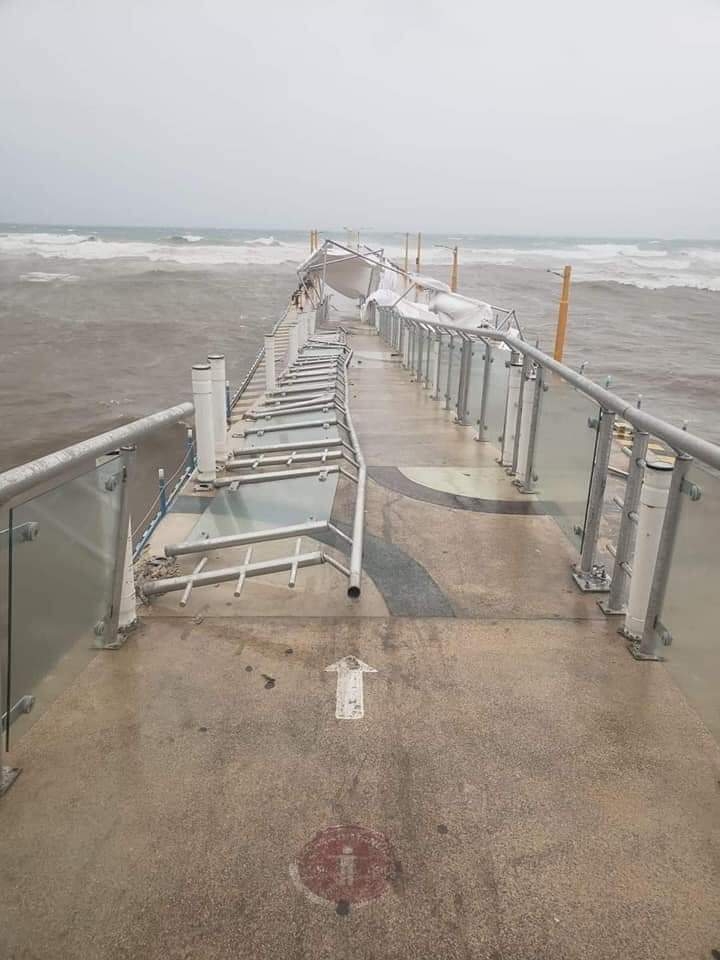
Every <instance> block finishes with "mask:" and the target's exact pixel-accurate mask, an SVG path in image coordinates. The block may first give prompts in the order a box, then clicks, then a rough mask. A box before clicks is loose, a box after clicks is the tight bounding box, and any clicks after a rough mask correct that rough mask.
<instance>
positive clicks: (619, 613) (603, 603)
mask: <svg viewBox="0 0 720 960" xmlns="http://www.w3.org/2000/svg"><path fill="white" fill-rule="evenodd" d="M597 605H598V606H599V607H600V609H601V610H602V612H603V613H604V614H605V616H606V617H624V616H625V614H626V613H627V611H626V610H625V609H623V610H612V609H611V608H610V605H609V601H608V600H598V602H597Z"/></svg>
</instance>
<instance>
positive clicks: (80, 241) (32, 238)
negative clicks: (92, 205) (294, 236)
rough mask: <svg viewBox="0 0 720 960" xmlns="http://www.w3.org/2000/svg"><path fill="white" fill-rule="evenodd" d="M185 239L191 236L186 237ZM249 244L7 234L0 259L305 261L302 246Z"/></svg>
mask: <svg viewBox="0 0 720 960" xmlns="http://www.w3.org/2000/svg"><path fill="white" fill-rule="evenodd" d="M188 236H194V235H192V234H189V235H188ZM259 240H263V241H267V240H273V242H272V243H267V242H263V243H258V242H255V241H253V242H251V243H250V244H246V243H239V244H236V245H232V244H209V243H203V242H202V240H193V241H191V242H187V241H186V242H178V241H175V242H168V241H165V242H160V243H150V242H145V241H135V240H132V241H118V240H99V239H95V240H94V242H91V239H90V237H89V236H82V235H80V234H66V233H57V234H54V233H52V234H51V233H10V234H6V235H4V236H0V255H3V254H4V255H15V256H20V255H27V254H35V255H37V256H41V257H46V258H50V257H57V258H62V259H67V260H114V259H135V260H138V259H141V260H149V261H151V262H153V263H162V262H167V263H180V264H185V265H188V266H213V265H216V266H220V265H223V264H238V265H240V264H258V265H265V266H272V265H278V264H281V263H293V264H296V263H302V261H303V260H304V259H305V257H306V245H305V244H304V243H297V244H290V243H280V242H279V241H277V240H274V238H263V237H261V238H259Z"/></svg>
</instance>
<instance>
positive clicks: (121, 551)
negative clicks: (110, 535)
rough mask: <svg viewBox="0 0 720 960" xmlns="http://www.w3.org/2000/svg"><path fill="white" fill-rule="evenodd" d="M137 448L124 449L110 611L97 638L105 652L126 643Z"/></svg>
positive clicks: (97, 643)
mask: <svg viewBox="0 0 720 960" xmlns="http://www.w3.org/2000/svg"><path fill="white" fill-rule="evenodd" d="M134 453H135V447H123V449H122V469H121V487H122V489H121V493H120V516H119V518H118V529H117V537H116V541H115V567H114V570H113V581H112V594H111V598H110V610H109V612H108V616H107V618H106V620H105V629H104V630H103V633H102V636H100V637H98V638H97V641H96V646H98V647H101V648H102V649H104V650H115V649H117V648H118V647H121V646H122V645H123V643H124V642H125V635H124V633H123V631H122V630H120V628H119V623H120V606H121V602H122V591H123V580H124V577H125V552H126V550H127V542H128V521H129V519H130V497H129V496H128V479H129V476H130V472H131V469H132V462H133V458H134Z"/></svg>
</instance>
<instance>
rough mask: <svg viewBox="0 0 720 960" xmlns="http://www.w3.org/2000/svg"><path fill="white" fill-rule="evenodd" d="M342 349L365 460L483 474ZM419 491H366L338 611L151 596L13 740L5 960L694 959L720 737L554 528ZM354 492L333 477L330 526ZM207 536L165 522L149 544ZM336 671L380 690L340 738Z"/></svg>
mask: <svg viewBox="0 0 720 960" xmlns="http://www.w3.org/2000/svg"><path fill="white" fill-rule="evenodd" d="M357 343H358V346H359V348H360V349H361V350H362V352H363V359H364V361H365V360H367V361H368V363H367V367H365V363H363V365H362V366H363V369H358V368H353V388H354V395H355V396H354V400H353V416H354V419H355V423H356V428H357V430H358V434H359V436H360V442H361V444H362V445H363V448H364V450H365V452H366V456H367V457H368V461H369V462H370V463H371V464H373V465H375V466H377V467H383V468H389V467H399V468H403V467H406V468H410V471H411V475H412V476H414V477H415V478H416V480H417V479H419V480H420V481H422V483H417V484H416V485H417V486H421V485H422V484H424V483H425V481H427V480H428V474H427V473H426V474H423V473H422V468H426V467H433V468H440V467H441V468H446V467H447V468H449V469H450V470H452V469H460V468H463V467H465V466H468V465H470V464H474V465H475V466H476V467H477V466H478V446H479V445H478V444H476V443H475V442H474V441H473V440H472V431H471V430H470V429H469V428H461V427H456V426H454V425H451V424H450V423H448V422H447V419H448V418H447V417H446V416H445V415H444V414H443V413H441V412H438V411H437V409H436V408H431V407H430V406H428V411H429V416H430V417H431V419H432V421H433V422H432V423H431V424H430V427H428V424H427V418H425V417H424V416H423V415H422V411H420V412H418V413H417V414H416V413H415V412H413V411H412V410H408V409H407V407H406V406H401V404H405V400H402V399H398V401H397V402H398V407H397V409H395V407H394V406H393V402H394V398H395V397H397V398H402V397H403V396H406V393H403V391H405V392H407V391H412V390H414V389H415V388H414V387H412V386H408V384H407V383H406V382H401V376H402V377H404V376H405V375H404V374H402V375H401V374H400V373H399V372H398V371H397V370H396V369H392V368H390V365H389V364H387V363H386V362H385V358H381V359H382V361H383V362H382V363H381V362H378V363H377V364H373V363H372V362H371V361H372V357H371V356H370V355H371V354H372V352H373V350H374V349H378V347H377V340H376V339H375V338H372V337H370V336H368V335H367V334H366V333H365V332H363V333H362V334H361V335H359V336H358V337H357ZM382 376H387V378H388V379H387V384H388V386H387V390H386V391H384V390H383V389H380V387H379V384H380V385H381V384H382V381H381V380H379V379H378V378H379V377H382ZM396 381H397V382H396ZM401 387H402V390H401V389H400V388H401ZM396 388H397V390H396ZM427 402H428V404H430V403H431V401H427ZM418 403H419V404H420V406H423V405H424V404H425V403H426V400H425V398H424V397H421V399H420V400H419V401H418ZM388 404H389V406H388ZM423 409H424V406H423ZM388 411H390V414H391V415H392V416H393V418H395V415H397V425H398V431H397V433H396V432H395V425H396V421H395V419H393V421H392V424H390V423H389V422H388V415H389V413H388ZM423 423H425V426H423ZM441 427H442V430H441V429H440V428H441ZM453 451H454V452H453ZM473 457H474V459H473ZM480 465H481V466H483V468H486V467H487V464H484V463H481V464H480ZM418 470H420V471H421V472H420V473H418V472H417V471H418ZM498 470H499V468H498ZM450 481H452V482H450ZM486 482H487V478H483V483H486ZM448 483H450V486H451V488H452V489H454V487H453V484H455V480H454V479H453V478H452V477H451V478H450V480H449V479H448V475H447V474H445V473H444V474H443V484H444V487H445V489H444V490H440V491H438V492H444V494H445V495H446V496H447V495H449V494H448V492H447V486H448ZM463 483H464V481H463ZM463 489H464V487H463ZM411 494H412V489H409V490H405V491H404V492H403V491H398V490H393V489H388V487H386V486H383V485H381V484H379V483H376V482H374V481H372V480H371V481H370V482H369V484H368V496H367V518H366V528H367V534H368V544H369V545H370V547H371V549H370V550H369V553H371V552H372V551H373V550H375V551H377V554H378V556H377V557H374V560H373V562H372V563H368V565H367V568H366V582H365V585H364V592H363V597H362V599H361V601H360V603H359V605H355V606H354V607H353V608H352V610H350V609H345V604H346V602H347V603H348V604H349V603H350V601H347V599H346V598H345V596H344V589H343V587H342V585H338V582H337V580H336V579H335V577H336V573H335V572H334V571H326V570H325V569H324V568H322V567H320V568H311V569H309V570H307V571H303V575H305V574H307V579H305V581H304V584H305V585H304V586H301V584H302V583H303V581H302V580H300V579H299V581H298V588H296V591H288V590H287V587H286V586H285V585H284V584H283V583H280V582H279V580H278V582H277V583H275V582H273V581H272V579H270V580H269V581H268V582H266V583H265V584H264V585H262V584H260V583H259V582H256V583H252V584H248V587H251V586H252V588H253V589H252V590H250V589H249V590H248V592H247V595H244V596H243V604H242V606H233V607H231V606H229V604H230V603H231V600H230V598H229V597H226V596H225V595H224V593H223V590H224V589H225V587H224V586H223V587H219V588H217V589H216V588H208V589H207V590H205V591H202V590H198V591H197V592H196V593H195V594H194V595H193V599H192V600H191V604H190V605H189V606H188V607H187V608H185V609H184V610H183V609H181V608H179V607H177V595H175V596H174V597H172V595H169V596H168V597H165V598H160V601H156V602H154V603H153V607H152V609H151V610H150V611H145V613H146V614H147V615H145V616H144V617H143V622H142V625H141V627H140V629H139V630H138V631H137V632H136V633H135V634H133V635H132V636H131V638H130V639H129V640H128V643H127V644H126V646H125V647H124V648H123V649H121V650H119V651H116V652H113V653H103V654H101V655H99V656H97V657H95V658H94V660H93V661H92V662H91V663H90V664H89V666H88V667H87V668H86V669H85V670H84V671H83V672H82V674H81V675H80V676H79V677H78V678H77V679H76V681H75V682H74V683H73V684H72V685H71V686H69V687H68V688H67V689H66V690H65V692H64V693H63V694H62V696H61V697H60V698H59V699H58V700H57V701H56V703H55V704H54V705H53V706H52V707H51V708H50V709H49V710H48V711H47V712H46V713H45V714H44V715H43V716H42V717H40V719H39V720H38V722H37V723H36V724H35V725H34V726H33V728H32V729H31V730H30V731H29V732H28V733H27V734H26V735H25V736H23V737H22V738H21V740H20V741H19V743H18V745H17V752H16V756H15V759H16V761H18V762H20V763H21V764H22V766H23V767H24V773H23V775H22V777H21V778H20V780H19V781H18V782H17V784H16V785H15V786H14V787H13V789H12V791H10V793H9V794H8V795H7V796H6V797H5V798H4V799H3V800H2V802H1V803H0V849H2V850H3V871H2V873H1V874H0V903H2V904H3V913H2V921H1V922H0V935H1V937H2V940H1V943H2V945H1V946H0V957H2V958H4V957H7V958H13V960H19V958H35V957H43V958H45V957H52V958H57V960H70V958H73V960H74V958H95V957H98V958H103V960H105V958H107V960H127V958H140V957H142V958H143V960H146V958H147V960H154V958H158V960H159V958H163V960H165V958H170V960H176V958H177V960H180V958H184V960H188V958H193V960H194V958H198V960H200V958H202V960H206V958H207V960H215V958H218V960H219V958H223V960H224V958H231V957H232V958H238V957H239V958H245V957H247V958H268V960H269V958H273V960H274V958H276V957H292V958H298V960H300V958H313V960H317V958H320V960H338V958H341V960H345V958H347V960H350V958H352V960H386V958H387V960H391V958H392V960H396V958H397V960H416V958H433V960H434V958H438V960H440V958H442V960H445V958H448V960H455V958H458V960H460V958H462V960H469V958H472V960H486V958H487V960H519V958H522V960H575V958H577V960H581V958H582V960H586V958H593V960H616V958H617V960H625V958H629V957H632V958H634V960H635V958H637V960H677V958H688V960H694V958H697V960H700V958H707V957H709V956H710V955H711V953H710V952H711V950H712V949H713V948H715V947H716V946H718V945H719V942H720V931H719V930H718V922H717V918H718V916H720V882H719V881H720V835H719V834H718V830H717V823H718V819H717V818H718V804H720V792H719V791H718V780H719V777H720V750H719V749H718V745H717V743H716V742H715V740H713V739H712V737H711V736H710V735H709V734H708V732H707V730H706V729H705V727H704V726H703V725H702V723H701V721H700V719H699V718H698V716H697V715H696V714H695V713H694V711H693V710H692V709H691V708H690V707H689V706H688V704H687V702H686V701H685V699H684V698H683V697H682V695H681V694H680V692H679V691H678V689H677V688H676V687H675V685H674V683H673V681H672V679H671V677H670V676H669V674H668V673H667V672H666V671H665V670H664V669H663V667H662V665H659V664H647V663H638V662H636V661H634V660H633V659H632V658H631V657H630V656H629V655H628V653H627V651H626V649H625V643H624V642H623V641H622V640H621V639H620V638H619V637H618V635H617V633H616V632H615V628H616V623H615V621H613V620H611V621H608V620H606V619H605V618H604V617H602V616H601V614H600V613H599V610H598V608H597V605H596V603H595V599H596V598H594V597H591V596H584V595H582V594H580V593H579V592H578V591H577V590H576V588H575V587H574V585H573V583H572V580H571V578H570V563H571V561H572V559H573V554H572V550H571V548H570V545H569V543H568V542H567V541H566V539H565V537H564V536H563V534H562V533H561V531H560V529H559V527H558V526H557V524H556V523H555V522H554V521H553V519H552V518H551V517H548V516H542V515H540V516H523V515H513V514H511V513H510V514H493V513H489V512H480V511H472V510H464V509H457V508H456V507H457V505H453V504H452V503H448V502H447V501H442V499H441V501H440V502H427V501H424V500H419V499H415V498H414V496H412V495H411ZM351 500H352V497H351V493H350V492H349V490H348V488H347V487H343V486H342V485H341V487H340V488H339V490H338V495H337V497H336V503H335V507H334V518H335V519H336V521H337V522H338V523H343V522H346V520H347V513H348V509H349V507H350V504H351ZM196 520H197V514H195V513H193V512H191V511H187V512H183V511H182V510H178V511H177V512H176V513H175V514H174V515H173V517H172V518H169V520H168V525H167V529H166V531H165V532H164V533H161V534H159V537H160V539H158V541H157V545H156V546H157V549H160V548H161V543H162V537H164V538H165V540H166V541H169V540H173V539H176V538H177V536H178V535H182V531H183V530H184V529H185V528H186V527H187V528H188V529H190V528H191V527H192V525H194V523H195V522H196ZM336 548H337V544H335V547H334V549H336ZM338 555H339V556H340V555H341V553H340V552H338ZM400 558H406V559H407V561H408V562H410V563H412V564H414V565H416V567H417V568H419V570H421V571H422V574H423V575H424V576H425V577H427V578H428V580H429V581H430V582H432V584H433V585H434V587H433V589H434V590H437V594H436V595H434V596H435V599H434V607H433V610H432V611H427V612H425V611H422V610H420V609H419V608H417V607H416V608H414V610H413V608H412V606H410V607H408V606H407V605H406V606H405V607H402V605H401V601H402V600H403V598H402V597H401V596H399V593H400V592H401V591H402V586H403V579H402V578H401V577H399V576H398V575H396V574H397V573H398V571H401V569H402V568H401V563H400ZM403 562H405V561H403ZM330 573H332V574H333V578H330V579H327V580H326V579H325V577H326V575H328V574H330ZM370 577H372V578H373V581H374V582H373V581H371V579H370ZM421 580H422V577H420V579H419V580H417V583H420V582H421ZM407 584H408V586H407V589H408V591H409V590H411V584H410V580H409V578H408V580H407ZM418 589H419V590H420V591H421V592H422V589H423V588H422V586H421V587H419V588H418ZM171 598H172V599H171ZM406 599H407V600H412V597H408V598H406ZM445 605H447V607H445ZM445 609H447V611H448V612H449V613H450V614H452V615H448V616H439V615H438V613H439V612H440V613H441V612H442V611H443V610H445ZM278 614H282V616H279V615H278ZM392 614H397V615H392ZM418 614H420V615H418ZM348 656H351V657H356V658H359V659H360V660H361V661H364V663H366V664H367V665H369V666H370V667H372V668H374V670H375V671H376V672H374V673H369V674H367V673H366V674H363V685H364V686H363V691H364V716H363V718H362V719H361V720H357V721H346V720H338V719H337V718H336V710H337V700H338V698H339V697H340V693H339V689H340V688H339V686H338V685H339V684H340V683H341V675H340V673H335V672H328V670H327V667H328V666H330V665H333V664H337V663H338V662H340V661H342V658H345V657H348ZM353 696H357V694H353ZM335 827H344V828H346V831H347V832H346V834H345V838H346V839H345V841H344V843H345V844H346V846H345V845H341V846H340V847H339V848H337V849H335V848H333V847H332V845H331V840H330V839H329V837H332V836H334V834H333V831H332V830H331V829H330V828H335ZM359 828H362V830H360V829H359ZM358 836H364V837H370V838H371V840H370V841H368V843H367V844H366V846H365V847H361V846H360V845H359V843H360V841H358V840H357V837H358ZM318 837H320V839H318ZM378 837H379V839H377V838H378ZM372 838H375V839H374V840H373V839H372ZM308 849H310V851H311V852H310V853H308ZM318 850H320V851H321V852H320V853H317V851H318ZM385 850H392V856H391V857H389V858H388V859H387V862H385V865H384V866H382V867H381V869H382V874H381V875H378V874H377V873H372V875H371V870H374V869H375V868H376V866H377V864H376V860H377V858H378V851H385ZM322 851H325V852H322ZM328 851H330V852H328ZM323 858H324V859H323ZM373 864H375V866H373ZM303 878H304V879H303ZM361 880H362V881H363V882H362V883H361ZM343 884H345V886H346V888H347V895H346V896H339V895H338V890H339V889H340V890H342V889H343ZM318 890H319V891H323V890H324V891H326V892H328V891H331V892H332V895H328V896H327V897H324V896H322V895H321V894H319V893H318ZM368 890H371V891H373V894H372V896H368V894H367V891H368ZM365 897H367V900H365V902H361V901H363V898H365Z"/></svg>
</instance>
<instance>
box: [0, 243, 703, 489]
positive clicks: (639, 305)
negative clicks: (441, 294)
mask: <svg viewBox="0 0 720 960" xmlns="http://www.w3.org/2000/svg"><path fill="white" fill-rule="evenodd" d="M319 229H320V235H321V236H322V237H330V238H332V239H335V240H338V241H339V242H348V241H349V242H352V243H355V242H357V237H356V235H355V233H354V232H350V231H344V230H340V231H324V230H323V229H322V226H321V225H319ZM359 242H360V243H361V244H365V245H367V247H368V248H370V249H373V250H375V249H383V250H384V251H385V253H386V254H388V255H389V256H391V257H393V258H394V259H395V260H396V261H398V262H400V263H402V262H403V261H404V257H405V244H406V234H405V233H404V232H396V233H388V232H382V231H373V230H369V229H368V230H364V231H363V230H361V231H360V234H359ZM455 245H457V246H458V248H459V261H460V284H459V289H460V292H461V293H466V294H468V295H469V296H473V297H479V298H481V299H483V300H486V301H488V302H490V303H493V304H496V305H499V306H504V307H513V308H515V309H516V311H517V314H518V317H519V320H520V322H521V325H522V328H523V332H524V334H525V336H526V337H527V338H528V339H531V340H533V342H534V341H535V340H538V341H539V343H540V345H541V347H543V348H544V349H546V350H548V351H550V350H551V349H552V345H553V337H554V330H555V323H556V317H557V307H558V298H559V293H560V283H561V280H560V276H559V274H560V272H561V271H562V268H563V266H564V265H565V264H570V265H571V266H572V268H573V285H572V291H571V301H570V320H569V326H568V337H567V354H566V359H567V362H569V363H570V364H571V365H573V366H576V367H577V366H579V365H580V364H581V363H583V362H584V363H586V368H585V369H586V374H587V375H588V376H590V377H591V378H593V379H595V380H596V381H597V382H599V383H603V384H605V383H606V382H608V378H610V379H609V383H610V386H611V389H613V390H614V391H615V392H617V393H619V394H621V395H622V396H624V397H625V398H626V399H627V400H629V401H630V402H636V401H637V399H638V397H641V401H640V402H641V403H642V405H643V407H644V408H645V409H647V410H648V411H650V412H652V413H655V414H657V415H659V416H662V417H664V418H666V419H668V420H670V421H671V422H673V423H676V424H678V425H682V424H683V423H687V427H688V429H689V430H691V431H693V432H695V433H699V434H701V435H703V436H705V437H707V438H709V439H712V440H714V441H717V442H720V422H719V417H718V412H719V407H720V241H715V242H711V241H708V240H692V239H666V238H657V237H645V238H642V237H635V238H628V237H624V238H612V237H594V238H593V237H523V236H485V235H482V234H473V235H468V234H462V235H461V234H432V233H423V234H422V238H421V253H420V263H421V272H423V273H426V274H429V275H431V276H435V277H437V278H439V279H445V280H447V279H449V270H450V257H451V253H450V250H449V249H448V248H449V247H453V246H455ZM408 247H409V260H410V264H411V268H412V266H413V264H414V261H415V257H416V248H417V234H416V233H412V234H410V235H409V239H408ZM308 253H309V234H308V231H296V230H283V229H274V230H267V229H263V230H259V229H231V228H228V229H209V228H203V227H117V226H98V225H80V224H65V225H47V224H32V225H29V224H4V225H0V336H1V338H2V354H1V356H0V408H1V409H2V417H1V418H0V469H7V468H8V467H10V466H13V465H15V464H18V463H22V462H24V461H26V460H28V459H31V458H33V457H36V456H39V455H41V454H43V453H46V452H49V451H51V450H55V449H58V448H60V447H62V446H65V445H66V444H69V443H72V442H74V441H76V440H78V439H83V438H85V437H88V436H91V435H92V434H95V433H98V432H101V431H103V430H107V429H110V428H111V427H113V426H116V425H118V424H120V423H124V422H127V421H129V420H131V419H134V418H136V417H140V416H143V415H145V414H147V413H150V412H152V411H154V410H157V409H159V408H161V407H165V406H170V405H172V404H175V403H178V402H180V401H182V400H187V399H188V398H189V397H190V392H191V391H190V367H191V365H192V364H193V363H195V362H197V361H198V360H202V359H203V358H204V357H205V356H206V355H207V353H208V352H211V351H221V352H223V353H225V355H226V357H227V360H228V375H229V377H230V380H231V384H232V385H233V386H236V385H238V384H239V383H240V382H241V380H242V378H243V376H244V373H245V371H246V370H247V368H248V366H249V364H250V363H251V362H252V360H253V358H254V357H255V355H256V353H257V351H258V349H259V347H260V345H261V342H262V336H263V334H264V333H266V332H267V331H269V330H270V328H271V327H272V325H273V323H274V322H275V320H276V318H277V317H278V315H279V314H280V312H281V311H282V310H283V309H284V306H285V304H286V302H287V299H288V296H289V294H290V292H291V291H292V289H293V287H294V285H295V282H296V271H297V268H298V265H299V264H300V263H301V262H302V261H303V260H304V259H305V258H306V257H307V255H308ZM180 442H181V441H180V439H178V438H177V437H176V438H175V442H174V445H173V447H172V449H167V450H165V448H163V449H159V450H158V454H157V456H156V457H155V461H154V464H153V468H154V466H156V465H157V464H158V463H160V461H162V459H163V457H165V456H167V458H168V459H169V460H170V461H172V460H173V459H177V458H179V457H180V456H181V449H180V446H179V444H180ZM173 467H174V463H173V462H169V463H167V464H166V468H167V469H168V470H172V469H173Z"/></svg>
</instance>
